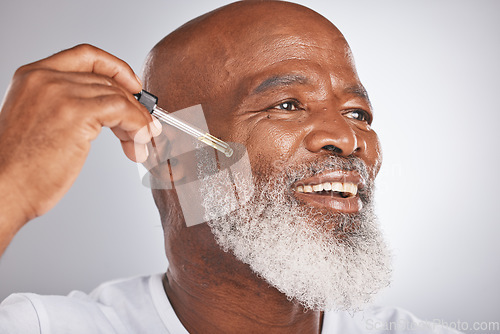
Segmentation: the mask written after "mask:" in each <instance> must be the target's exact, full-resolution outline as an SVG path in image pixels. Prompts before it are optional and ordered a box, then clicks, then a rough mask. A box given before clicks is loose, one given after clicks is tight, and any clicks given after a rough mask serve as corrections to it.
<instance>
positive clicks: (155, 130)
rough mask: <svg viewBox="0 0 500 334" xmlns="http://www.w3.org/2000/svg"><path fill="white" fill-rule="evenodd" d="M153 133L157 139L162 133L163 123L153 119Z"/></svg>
mask: <svg viewBox="0 0 500 334" xmlns="http://www.w3.org/2000/svg"><path fill="white" fill-rule="evenodd" d="M151 123H152V124H151V128H152V129H151V131H152V132H153V136H154V137H156V136H158V135H159V134H160V133H161V131H162V125H161V122H160V121H159V120H157V119H156V118H154V117H153V121H152V122H151Z"/></svg>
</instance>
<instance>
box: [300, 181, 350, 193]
mask: <svg viewBox="0 0 500 334" xmlns="http://www.w3.org/2000/svg"><path fill="white" fill-rule="evenodd" d="M323 190H324V191H336V192H343V193H348V194H350V195H351V197H352V196H356V194H357V193H358V185H357V184H354V183H351V182H345V183H342V182H332V183H330V182H325V183H321V184H313V185H304V186H297V188H296V189H295V191H296V192H298V193H312V192H321V191H323Z"/></svg>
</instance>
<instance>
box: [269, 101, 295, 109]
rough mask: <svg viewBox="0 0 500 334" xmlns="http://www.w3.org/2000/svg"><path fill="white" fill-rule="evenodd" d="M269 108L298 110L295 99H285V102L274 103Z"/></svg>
mask: <svg viewBox="0 0 500 334" xmlns="http://www.w3.org/2000/svg"><path fill="white" fill-rule="evenodd" d="M271 109H278V110H286V111H295V110H299V104H298V103H297V102H295V101H285V102H282V103H280V104H278V105H275V106H274V107H272V108H271Z"/></svg>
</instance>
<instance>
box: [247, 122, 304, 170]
mask: <svg viewBox="0 0 500 334" xmlns="http://www.w3.org/2000/svg"><path fill="white" fill-rule="evenodd" d="M276 123H277V122H276ZM276 123H274V122H273V121H263V122H260V123H259V124H257V125H256V126H255V127H254V128H253V129H252V131H251V132H250V134H249V137H248V140H247V150H248V154H249V156H250V161H251V163H252V167H253V169H254V171H256V172H260V173H266V171H272V170H277V169H280V167H281V166H283V165H284V164H285V162H286V161H288V160H289V159H290V157H292V156H293V155H294V153H295V152H296V151H297V149H298V148H299V147H300V143H301V140H300V139H301V133H302V131H303V130H302V128H299V127H297V126H296V125H295V126H293V125H292V124H285V125H288V126H284V125H283V121H280V124H279V125H277V124H276Z"/></svg>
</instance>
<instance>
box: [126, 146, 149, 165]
mask: <svg viewBox="0 0 500 334" xmlns="http://www.w3.org/2000/svg"><path fill="white" fill-rule="evenodd" d="M121 144H122V149H123V152H124V153H125V155H126V156H127V157H128V158H129V159H130V160H132V161H135V162H138V163H142V162H144V161H146V160H147V158H148V156H149V151H148V148H147V146H146V145H144V144H135V143H134V142H132V141H122V142H121Z"/></svg>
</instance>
